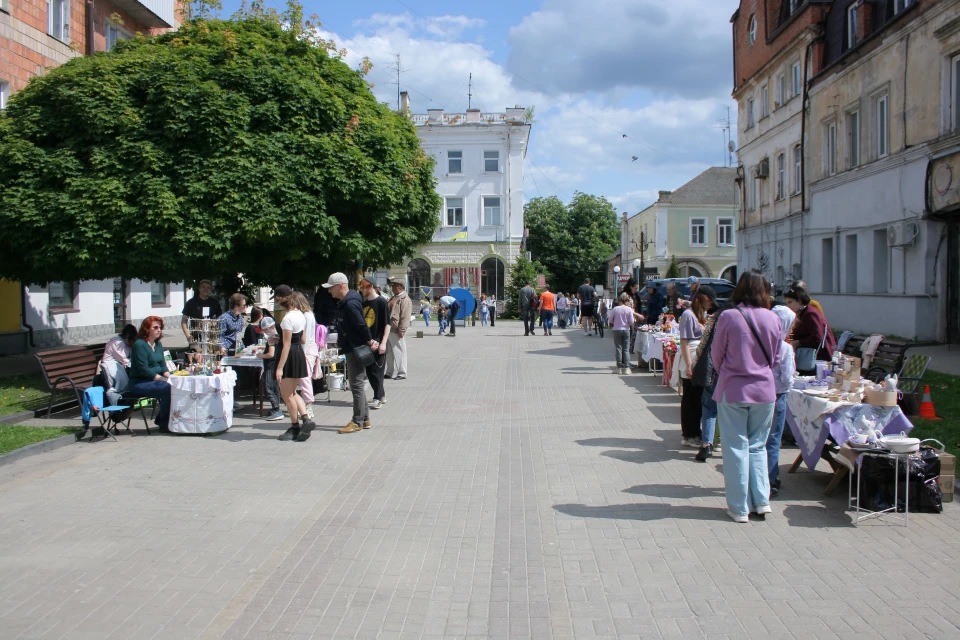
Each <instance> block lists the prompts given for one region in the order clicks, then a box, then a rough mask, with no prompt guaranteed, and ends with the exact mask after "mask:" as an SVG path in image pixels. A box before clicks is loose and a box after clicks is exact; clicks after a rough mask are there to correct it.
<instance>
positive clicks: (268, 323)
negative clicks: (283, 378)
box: [257, 318, 283, 422]
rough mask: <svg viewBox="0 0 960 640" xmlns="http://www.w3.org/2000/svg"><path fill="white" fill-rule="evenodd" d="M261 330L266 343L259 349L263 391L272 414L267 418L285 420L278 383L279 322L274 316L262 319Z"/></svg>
mask: <svg viewBox="0 0 960 640" xmlns="http://www.w3.org/2000/svg"><path fill="white" fill-rule="evenodd" d="M260 331H261V332H262V333H263V337H264V340H265V344H264V346H263V347H261V348H260V349H258V350H257V357H258V358H260V359H261V360H263V392H264V395H266V396H267V400H268V401H269V402H270V414H269V415H268V416H267V420H269V421H270V422H274V421H276V420H283V411H281V410H280V385H279V384H278V383H277V350H276V344H277V343H278V342H280V337H279V336H278V335H277V323H276V321H275V320H274V319H273V318H263V319H262V320H260Z"/></svg>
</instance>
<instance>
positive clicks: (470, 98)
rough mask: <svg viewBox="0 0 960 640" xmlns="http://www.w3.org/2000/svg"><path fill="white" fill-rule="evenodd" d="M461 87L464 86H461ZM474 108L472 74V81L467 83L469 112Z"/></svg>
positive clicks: (471, 75) (471, 77) (471, 76)
mask: <svg viewBox="0 0 960 640" xmlns="http://www.w3.org/2000/svg"><path fill="white" fill-rule="evenodd" d="M460 86H461V87H462V86H463V85H460ZM472 106H473V73H472V72H471V73H470V80H469V81H468V82H467V111H469V110H470V107H472Z"/></svg>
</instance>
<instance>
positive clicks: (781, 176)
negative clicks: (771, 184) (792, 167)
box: [777, 153, 787, 200]
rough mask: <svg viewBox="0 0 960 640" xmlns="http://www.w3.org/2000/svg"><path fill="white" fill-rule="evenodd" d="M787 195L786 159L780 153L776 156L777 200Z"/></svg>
mask: <svg viewBox="0 0 960 640" xmlns="http://www.w3.org/2000/svg"><path fill="white" fill-rule="evenodd" d="M786 197H787V160H786V158H785V157H784V155H783V154H782V153H781V154H780V155H778V156H777V200H783V199H784V198H786Z"/></svg>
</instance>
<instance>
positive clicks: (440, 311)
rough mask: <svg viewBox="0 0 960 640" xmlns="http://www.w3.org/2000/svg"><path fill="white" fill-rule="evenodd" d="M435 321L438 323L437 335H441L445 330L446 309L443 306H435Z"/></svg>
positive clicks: (446, 323)
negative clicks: (438, 331) (438, 330)
mask: <svg viewBox="0 0 960 640" xmlns="http://www.w3.org/2000/svg"><path fill="white" fill-rule="evenodd" d="M437 321H438V322H439V323H440V333H439V334H437V335H441V336H442V335H443V333H444V331H446V330H447V325H448V324H449V323H448V322H447V310H446V309H444V308H443V307H437Z"/></svg>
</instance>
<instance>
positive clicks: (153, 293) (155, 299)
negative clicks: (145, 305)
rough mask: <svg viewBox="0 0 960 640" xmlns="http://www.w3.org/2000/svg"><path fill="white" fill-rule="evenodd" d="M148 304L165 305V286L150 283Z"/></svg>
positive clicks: (163, 284) (161, 283) (159, 283)
mask: <svg viewBox="0 0 960 640" xmlns="http://www.w3.org/2000/svg"><path fill="white" fill-rule="evenodd" d="M150 303H151V304H154V305H158V304H159V305H166V304H167V285H166V284H165V283H163V282H151V283H150Z"/></svg>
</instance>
